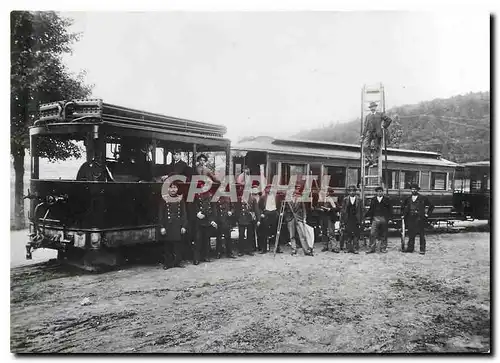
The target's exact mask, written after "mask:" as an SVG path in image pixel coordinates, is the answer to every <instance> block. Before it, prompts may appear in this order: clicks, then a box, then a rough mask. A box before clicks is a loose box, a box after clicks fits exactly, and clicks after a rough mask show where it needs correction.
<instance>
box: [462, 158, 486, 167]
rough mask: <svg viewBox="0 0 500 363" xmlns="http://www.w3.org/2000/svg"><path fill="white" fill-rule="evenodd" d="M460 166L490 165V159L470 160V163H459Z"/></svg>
mask: <svg viewBox="0 0 500 363" xmlns="http://www.w3.org/2000/svg"><path fill="white" fill-rule="evenodd" d="M460 166H485V167H488V168H489V167H490V161H489V160H484V161H472V162H470V163H463V164H460Z"/></svg>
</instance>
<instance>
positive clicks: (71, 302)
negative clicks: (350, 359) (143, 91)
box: [11, 233, 490, 353]
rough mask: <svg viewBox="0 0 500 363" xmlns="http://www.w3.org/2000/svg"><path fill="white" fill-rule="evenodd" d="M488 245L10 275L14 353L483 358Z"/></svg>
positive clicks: (435, 240)
mask: <svg viewBox="0 0 500 363" xmlns="http://www.w3.org/2000/svg"><path fill="white" fill-rule="evenodd" d="M489 239H490V235H489V233H461V234H440V235H432V236H429V238H428V253H427V254H426V255H424V256H421V255H419V254H416V253H414V254H401V253H400V252H398V248H399V242H398V240H396V239H390V240H389V253H387V254H378V253H377V254H374V255H365V254H364V253H361V254H359V255H352V254H340V255H337V254H333V253H331V252H328V253H327V252H317V253H316V255H315V256H314V257H306V256H303V255H302V254H301V255H299V256H297V257H293V256H290V255H289V254H288V253H284V254H278V255H277V256H276V258H275V259H273V256H272V254H267V255H256V256H255V257H248V256H245V257H242V258H238V259H234V260H228V259H222V260H216V261H214V262H212V263H202V264H200V265H199V266H193V265H188V266H187V267H186V268H185V269H172V270H167V271H164V270H162V269H161V268H160V267H158V266H154V265H149V266H132V267H128V268H126V269H123V270H120V271H113V272H109V273H105V274H97V275H96V274H81V273H74V272H72V271H68V269H67V268H62V267H60V266H58V265H56V264H54V263H50V262H49V263H42V264H36V265H31V266H23V267H17V268H13V269H12V270H11V350H12V352H14V353H24V352H61V353H62V352H64V353H69V352H87V353H90V352H103V353H104V352H115V353H119V352H134V353H147V352H193V353H194V352H227V353H230V352H289V353H291V352H332V353H334V352H358V353H359V352H486V351H488V350H489V347H490V286H489V284H490V280H489V276H490V261H489V260H490V250H489V243H490V241H489ZM417 245H418V242H417ZM321 247H322V245H321V244H320V245H318V246H317V248H316V249H317V250H320V249H321ZM417 248H418V247H417ZM285 252H287V251H286V250H285ZM85 297H88V298H89V299H90V301H91V304H90V305H86V306H82V305H81V304H80V303H81V301H82V300H83V299H84V298H85Z"/></svg>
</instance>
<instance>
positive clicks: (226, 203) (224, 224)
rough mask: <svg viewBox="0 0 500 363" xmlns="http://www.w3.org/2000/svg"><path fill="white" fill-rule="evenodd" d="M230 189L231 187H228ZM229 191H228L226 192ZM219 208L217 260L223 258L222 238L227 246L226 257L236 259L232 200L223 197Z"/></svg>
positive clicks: (219, 201)
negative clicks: (233, 244)
mask: <svg viewBox="0 0 500 363" xmlns="http://www.w3.org/2000/svg"><path fill="white" fill-rule="evenodd" d="M228 188H229V186H228ZM226 191H227V190H226ZM216 207H217V216H218V218H217V248H216V250H217V258H221V256H222V237H224V242H225V246H226V256H227V257H229V258H235V256H234V255H233V248H232V240H231V225H232V220H233V217H234V209H235V208H234V205H233V203H232V202H231V198H230V197H228V196H222V197H220V198H219V200H218V201H217V203H216Z"/></svg>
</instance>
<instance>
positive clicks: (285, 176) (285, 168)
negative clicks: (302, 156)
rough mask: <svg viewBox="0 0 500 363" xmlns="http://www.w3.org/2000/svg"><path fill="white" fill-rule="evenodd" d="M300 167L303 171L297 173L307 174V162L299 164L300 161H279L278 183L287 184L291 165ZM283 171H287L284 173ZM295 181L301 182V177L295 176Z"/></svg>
mask: <svg viewBox="0 0 500 363" xmlns="http://www.w3.org/2000/svg"><path fill="white" fill-rule="evenodd" d="M297 166H298V167H302V168H303V170H304V172H303V173H302V174H297V175H300V176H301V177H302V176H305V175H307V164H300V163H297V164H296V163H283V162H282V163H281V178H280V179H281V180H280V184H281V185H288V184H289V183H290V177H291V175H292V167H297ZM285 171H286V172H287V173H285ZM296 182H302V179H301V178H299V177H297V180H296Z"/></svg>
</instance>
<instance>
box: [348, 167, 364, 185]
mask: <svg viewBox="0 0 500 363" xmlns="http://www.w3.org/2000/svg"><path fill="white" fill-rule="evenodd" d="M360 180H361V169H360V168H349V169H347V185H356V186H358V185H359V183H360Z"/></svg>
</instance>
